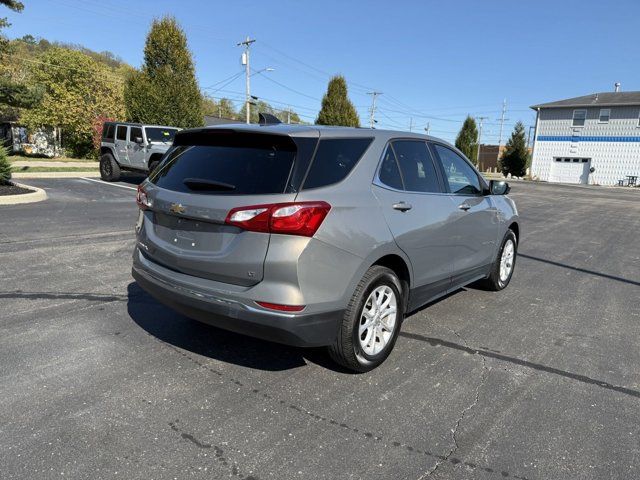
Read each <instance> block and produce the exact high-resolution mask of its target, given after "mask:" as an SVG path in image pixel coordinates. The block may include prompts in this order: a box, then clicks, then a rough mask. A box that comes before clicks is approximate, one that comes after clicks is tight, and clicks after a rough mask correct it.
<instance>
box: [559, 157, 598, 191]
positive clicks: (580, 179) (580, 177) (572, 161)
mask: <svg viewBox="0 0 640 480" xmlns="http://www.w3.org/2000/svg"><path fill="white" fill-rule="evenodd" d="M590 168H591V159H590V158H565V157H556V158H554V159H553V163H552V164H551V171H550V172H549V181H550V182H554V183H582V184H585V185H586V184H587V183H589V169H590Z"/></svg>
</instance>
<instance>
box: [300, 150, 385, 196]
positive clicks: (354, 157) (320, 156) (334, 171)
mask: <svg viewBox="0 0 640 480" xmlns="http://www.w3.org/2000/svg"><path fill="white" fill-rule="evenodd" d="M372 140H373V139H372V138H333V139H327V140H320V143H319V144H318V149H317V150H316V155H315V157H314V159H313V163H312V164H311V169H310V170H309V173H308V175H307V178H306V179H305V181H304V186H303V190H307V189H310V188H318V187H325V186H327V185H331V184H334V183H338V182H339V181H341V180H343V179H344V178H345V177H346V176H347V175H348V174H349V172H351V170H353V167H355V165H356V163H358V160H360V157H362V155H363V154H364V152H365V150H366V149H367V147H369V145H370V144H371V142H372Z"/></svg>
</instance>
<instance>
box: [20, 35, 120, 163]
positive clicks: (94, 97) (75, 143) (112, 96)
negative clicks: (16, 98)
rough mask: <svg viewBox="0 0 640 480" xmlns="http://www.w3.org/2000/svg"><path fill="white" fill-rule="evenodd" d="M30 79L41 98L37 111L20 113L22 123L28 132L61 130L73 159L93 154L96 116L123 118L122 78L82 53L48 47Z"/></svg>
mask: <svg viewBox="0 0 640 480" xmlns="http://www.w3.org/2000/svg"><path fill="white" fill-rule="evenodd" d="M30 77H31V81H32V82H33V83H34V84H36V85H41V86H42V88H43V90H44V95H43V98H42V102H41V103H40V105H39V106H38V108H33V109H29V110H24V111H23V114H22V116H21V120H22V121H23V122H24V123H25V124H26V126H27V127H29V129H30V130H33V129H35V128H38V127H42V126H48V125H50V126H56V127H61V128H62V135H63V142H64V146H65V148H68V149H69V150H70V152H71V153H72V154H73V155H75V156H88V155H90V154H91V153H92V151H93V146H92V132H93V127H92V125H93V123H94V121H95V118H96V117H98V116H101V115H102V116H106V117H110V118H122V117H123V114H124V108H123V106H124V102H123V85H122V80H121V77H120V76H118V75H117V74H116V73H114V71H113V70H111V69H110V68H108V67H107V66H106V65H104V64H100V63H98V62H96V61H95V60H93V59H92V58H91V57H89V56H88V55H86V54H84V53H82V52H79V51H77V50H69V49H66V48H60V47H54V48H51V49H49V50H47V51H46V52H45V53H44V54H42V55H41V56H39V57H38V60H37V62H35V63H33V65H32V69H31V72H30Z"/></svg>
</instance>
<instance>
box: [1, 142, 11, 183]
mask: <svg viewBox="0 0 640 480" xmlns="http://www.w3.org/2000/svg"><path fill="white" fill-rule="evenodd" d="M9 180H11V164H10V163H9V158H7V149H6V148H4V147H3V146H2V145H0V185H6V184H7V183H9Z"/></svg>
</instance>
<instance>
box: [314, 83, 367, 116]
mask: <svg viewBox="0 0 640 480" xmlns="http://www.w3.org/2000/svg"><path fill="white" fill-rule="evenodd" d="M316 125H338V126H344V127H359V126H360V119H359V117H358V112H357V111H356V108H355V107H354V106H353V104H352V103H351V101H350V100H349V97H348V96H347V81H346V80H345V78H344V77H343V76H341V75H336V76H335V77H333V78H332V79H331V80H330V81H329V86H328V88H327V93H326V94H325V95H324V97H322V108H320V113H318V118H316Z"/></svg>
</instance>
